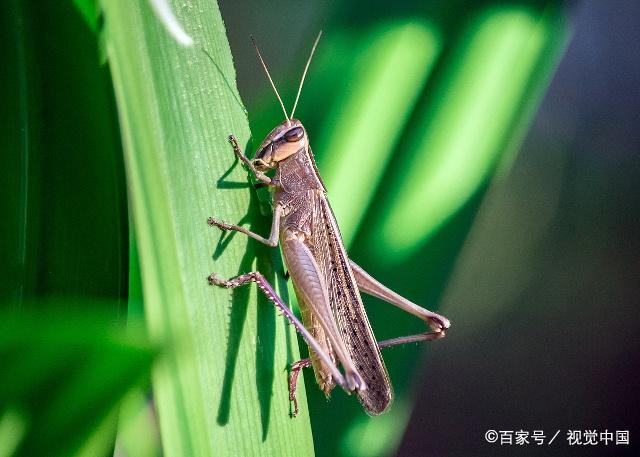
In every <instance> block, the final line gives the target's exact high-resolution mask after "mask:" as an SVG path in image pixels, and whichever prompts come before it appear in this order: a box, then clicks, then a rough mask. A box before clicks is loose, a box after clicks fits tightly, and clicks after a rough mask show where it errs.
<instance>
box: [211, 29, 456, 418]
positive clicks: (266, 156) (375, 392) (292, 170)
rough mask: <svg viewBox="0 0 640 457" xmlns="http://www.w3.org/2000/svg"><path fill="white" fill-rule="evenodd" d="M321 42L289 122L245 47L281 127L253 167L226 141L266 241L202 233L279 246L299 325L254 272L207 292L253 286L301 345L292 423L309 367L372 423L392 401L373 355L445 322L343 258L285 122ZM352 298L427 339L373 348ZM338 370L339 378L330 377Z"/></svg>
mask: <svg viewBox="0 0 640 457" xmlns="http://www.w3.org/2000/svg"><path fill="white" fill-rule="evenodd" d="M321 34H322V32H320V34H318V37H317V38H316V41H315V43H314V45H313V48H312V49H311V53H310V55H309V59H308V60H307V64H306V66H305V69H304V73H303V75H302V78H301V81H300V86H299V88H298V94H297V96H296V101H295V103H294V105H293V109H292V110H291V115H288V114H287V111H286V109H285V107H284V104H283V103H282V99H281V98H280V95H279V94H278V91H277V89H276V87H275V84H274V83H273V80H272V79H271V75H270V74H269V70H268V69H267V66H266V64H265V62H264V60H263V58H262V55H261V54H260V50H259V49H258V47H257V45H256V44H255V41H254V42H253V44H254V46H255V48H256V52H257V54H258V57H259V59H260V62H261V63H262V66H263V67H264V70H265V72H266V74H267V77H268V78H269V82H270V83H271V86H272V87H273V90H274V92H275V93H276V96H277V97H278V100H279V102H280V105H281V106H282V110H283V112H284V115H285V121H284V122H282V123H281V124H279V125H278V126H276V127H275V128H274V129H273V130H272V131H271V132H270V133H269V135H267V137H266V138H265V140H264V141H263V142H262V143H261V144H260V147H259V148H258V150H257V152H256V154H255V157H254V159H253V160H249V159H248V158H247V157H246V155H245V154H244V153H243V152H242V151H241V150H240V148H239V146H238V143H237V141H236V139H235V137H234V136H233V135H232V136H230V137H229V141H230V142H231V144H232V146H233V151H234V153H235V155H236V156H237V157H238V159H240V160H241V161H242V162H243V163H244V164H245V165H246V166H247V168H248V169H249V170H250V171H251V172H252V173H253V174H254V175H255V176H256V178H257V179H258V180H259V181H260V182H261V183H263V185H266V186H267V187H268V188H269V189H270V191H271V192H272V206H273V222H272V225H271V234H270V236H269V238H264V237H262V236H260V235H258V234H257V233H253V232H251V231H249V230H247V229H245V228H243V227H240V226H237V225H232V224H227V223H225V222H222V221H219V220H217V219H214V218H209V220H208V223H209V225H210V226H216V227H218V228H220V229H221V230H234V231H237V232H241V233H244V234H246V235H248V236H250V237H251V238H254V239H256V240H258V241H260V242H261V243H264V244H266V245H269V246H272V247H276V246H277V245H278V244H280V246H281V248H282V254H283V256H284V262H285V264H286V266H287V268H288V272H289V275H290V277H291V281H292V282H293V287H294V290H295V293H296V297H297V298H298V303H299V305H300V311H301V314H302V321H303V322H304V325H303V324H302V323H301V322H300V321H299V320H298V319H297V318H296V316H295V315H294V313H293V312H292V311H291V309H290V308H289V307H288V306H287V305H286V304H285V303H284V302H283V301H282V299H281V298H280V297H278V295H277V294H276V292H275V291H274V289H273V287H272V286H271V285H270V284H269V283H268V282H267V280H266V279H265V278H264V276H263V275H262V274H261V273H260V272H258V271H254V272H251V273H246V274H243V275H241V276H238V277H236V278H233V279H229V280H223V279H220V278H219V277H218V276H216V274H215V273H212V274H211V275H210V276H209V277H208V280H209V283H210V284H212V285H217V286H221V287H227V288H235V287H238V286H240V285H243V284H246V283H249V282H251V281H255V282H256V283H257V285H258V287H259V288H260V289H261V290H262V291H263V292H264V293H265V294H266V296H267V297H268V298H269V300H271V301H273V302H274V303H275V305H276V307H277V308H279V309H280V310H281V312H282V313H283V314H284V316H285V317H286V318H287V319H288V320H289V321H290V322H291V323H292V324H293V325H294V326H295V328H296V330H297V331H298V332H299V333H300V334H301V335H302V337H303V338H304V339H305V341H306V342H307V344H308V345H309V348H310V349H309V354H310V359H304V360H301V361H299V362H297V363H295V364H293V366H292V367H291V375H290V381H289V396H290V400H291V401H292V402H293V412H292V415H293V416H295V415H296V414H297V413H298V405H297V401H296V396H295V393H296V385H297V379H298V375H299V372H300V370H302V368H304V367H306V366H309V365H313V369H314V371H315V377H316V380H317V382H318V384H319V386H320V388H321V389H322V390H323V391H324V393H325V394H326V395H327V396H329V395H330V393H331V391H332V390H333V388H334V387H335V386H336V385H339V386H340V387H342V388H343V389H344V390H345V391H346V392H347V393H351V392H355V393H356V395H357V397H358V399H359V400H360V402H361V403H362V405H363V407H364V409H365V410H366V412H367V413H368V414H370V415H378V414H381V413H383V412H385V411H386V410H387V409H388V408H389V406H390V405H391V403H392V400H393V388H392V387H391V381H390V380H389V374H388V372H387V369H386V367H385V365H384V361H383V360H382V356H381V355H380V348H383V347H388V346H393V345H397V344H404V343H409V342H417V341H431V340H435V339H438V338H441V337H443V336H444V334H445V329H447V328H449V326H450V322H449V320H448V319H447V318H445V317H443V316H441V315H439V314H436V313H433V312H431V311H428V310H426V309H424V308H422V307H420V306H418V305H416V304H414V303H412V302H411V301H409V300H407V299H406V298H404V297H402V296H400V295H398V294H397V293H395V292H393V291H392V290H390V289H388V288H387V287H385V286H384V285H383V284H381V283H380V282H378V281H376V280H375V279H374V278H372V277H371V276H370V275H369V274H368V273H367V272H366V271H364V270H363V269H362V268H360V267H359V266H358V265H356V263H355V262H353V261H352V260H350V259H349V257H348V256H347V253H346V251H345V248H344V245H343V243H342V238H341V235H340V230H339V229H338V225H337V223H336V219H335V216H334V215H333V211H332V210H331V206H330V205H329V202H328V200H327V191H326V189H325V186H324V183H323V182H322V178H321V177H320V174H319V173H318V169H317V167H316V163H315V160H314V157H313V153H312V152H311V148H310V146H309V138H308V137H307V132H306V130H305V128H304V127H303V126H302V123H301V122H300V121H299V120H297V119H294V118H293V114H294V112H295V108H296V105H297V103H298V99H299V97H300V92H301V90H302V84H303V83H304V79H305V76H306V74H307V70H308V68H309V64H310V62H311V58H312V57H313V53H314V51H315V49H316V46H317V44H318V41H319V39H320V36H321ZM252 41H253V38H252ZM269 170H275V174H274V175H273V177H269V176H267V175H266V174H265V172H267V171H269ZM360 292H364V293H367V294H369V295H373V296H374V297H378V298H380V299H382V300H385V301H387V302H389V303H391V304H393V305H395V306H398V307H399V308H401V309H403V310H405V311H407V312H409V313H411V314H413V315H415V316H417V317H419V318H420V319H422V320H424V321H426V322H427V323H428V325H429V327H430V328H431V330H432V331H430V332H425V333H420V334H417V335H411V336H405V337H400V338H395V339H392V340H387V341H383V342H380V343H378V342H377V341H376V339H375V337H374V335H373V331H372V330H371V325H370V324H369V320H368V318H367V314H366V312H365V310H364V307H363V304H362V298H361V297H360ZM338 362H339V363H340V364H341V365H342V368H343V371H344V374H343V373H341V372H340V370H338V367H337V363H338Z"/></svg>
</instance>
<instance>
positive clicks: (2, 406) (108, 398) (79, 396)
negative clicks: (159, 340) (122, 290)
mask: <svg viewBox="0 0 640 457" xmlns="http://www.w3.org/2000/svg"><path fill="white" fill-rule="evenodd" d="M85 305H86V307H87V308H91V306H92V304H91V303H85ZM156 353H157V349H155V348H154V347H153V346H150V345H149V344H148V343H147V342H146V340H145V339H144V338H143V337H141V336H139V335H135V334H133V333H132V332H126V333H125V331H124V330H122V329H119V328H117V327H115V326H114V324H113V323H112V320H111V319H109V320H107V319H105V318H104V317H101V314H100V313H92V314H86V315H82V314H80V315H79V314H78V313H74V315H73V316H71V315H69V314H68V313H65V312H64V311H62V309H61V310H59V311H58V312H57V313H55V314H53V313H45V312H40V313H38V314H35V313H25V312H23V313H20V314H17V313H6V312H5V313H2V315H0V360H1V361H2V366H3V369H4V370H5V372H6V373H10V374H11V376H9V377H5V378H4V379H3V382H2V383H0V442H2V443H3V448H2V449H0V452H2V455H13V454H16V455H51V456H58V455H59V456H62V455H72V454H75V453H77V452H79V451H80V450H81V448H82V446H83V445H85V444H86V443H87V440H88V439H89V438H90V437H92V436H95V435H96V433H95V432H96V430H98V431H100V430H102V431H104V430H105V428H104V426H106V427H107V429H106V430H107V432H108V434H109V435H110V436H109V435H107V437H106V439H105V438H103V439H101V440H100V441H98V442H99V443H101V445H100V446H95V447H94V449H100V452H101V453H104V452H106V451H107V450H108V449H110V448H111V447H112V437H113V430H111V431H109V427H110V425H109V424H112V421H109V420H108V417H109V415H113V413H114V412H115V411H116V408H117V404H118V403H117V402H118V401H119V400H120V399H121V398H122V397H123V396H124V394H125V393H126V392H127V391H129V390H130V389H131V388H132V387H133V386H135V385H137V384H139V383H140V382H141V381H143V380H144V379H145V375H148V373H149V371H150V368H151V363H152V361H153V359H154V356H155V355H156Z"/></svg>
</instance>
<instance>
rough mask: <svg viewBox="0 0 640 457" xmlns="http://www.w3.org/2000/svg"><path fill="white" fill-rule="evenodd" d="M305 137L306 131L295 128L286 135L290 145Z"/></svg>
mask: <svg viewBox="0 0 640 457" xmlns="http://www.w3.org/2000/svg"><path fill="white" fill-rule="evenodd" d="M303 135H304V129H303V128H302V127H294V128H292V129H291V130H288V131H287V132H285V134H284V139H285V140H287V141H288V142H289V143H293V142H295V141H299V140H300V139H301V138H302V136H303Z"/></svg>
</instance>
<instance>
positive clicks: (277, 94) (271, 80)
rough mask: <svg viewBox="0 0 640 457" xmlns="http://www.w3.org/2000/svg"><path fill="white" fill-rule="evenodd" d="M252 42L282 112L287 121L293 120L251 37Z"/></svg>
mask: <svg viewBox="0 0 640 457" xmlns="http://www.w3.org/2000/svg"><path fill="white" fill-rule="evenodd" d="M251 42H252V43H253V47H254V48H256V52H257V53H258V58H259V59H260V63H262V68H264V71H265V73H267V78H269V82H270V83H271V87H273V91H274V92H275V93H276V97H278V101H279V102H280V106H281V107H282V112H283V113H284V117H285V119H286V120H287V121H290V120H291V119H290V118H289V116H288V115H287V110H286V109H285V108H284V103H282V99H281V98H280V94H279V93H278V89H276V85H275V84H274V83H273V79H271V75H270V74H269V69H268V68H267V64H265V63H264V59H263V58H262V54H260V49H258V45H257V44H256V40H254V39H253V36H252V37H251Z"/></svg>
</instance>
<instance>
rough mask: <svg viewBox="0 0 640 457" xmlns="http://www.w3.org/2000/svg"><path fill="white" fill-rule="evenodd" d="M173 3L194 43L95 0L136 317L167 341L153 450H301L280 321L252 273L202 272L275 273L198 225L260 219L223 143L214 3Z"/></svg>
mask: <svg viewBox="0 0 640 457" xmlns="http://www.w3.org/2000/svg"><path fill="white" fill-rule="evenodd" d="M173 5H174V12H175V13H176V16H177V18H178V20H179V21H180V23H181V24H182V26H183V27H184V29H185V30H186V32H187V33H188V34H190V35H191V36H192V37H193V38H194V40H195V42H196V45H195V46H194V47H191V48H185V47H181V46H180V45H178V44H177V43H176V42H174V41H173V40H172V39H171V37H170V36H169V35H168V33H167V31H166V30H165V29H164V27H163V25H162V24H161V23H160V22H159V21H158V20H157V19H156V17H155V15H154V14H152V11H151V9H150V7H149V5H148V4H147V2H145V1H142V0H138V1H132V2H126V3H125V2H110V1H105V2H102V8H103V12H104V17H105V43H106V50H107V55H108V59H109V64H110V67H111V71H112V75H113V81H114V87H115V91H116V98H117V103H118V111H119V115H120V121H121V128H122V136H123V141H124V145H125V159H126V168H127V180H128V185H129V195H130V203H131V214H132V220H133V224H134V226H135V233H136V242H137V248H138V255H139V260H140V273H141V278H142V293H143V296H144V306H145V316H146V319H147V323H148V328H149V331H150V334H151V335H152V337H153V338H157V339H161V340H166V341H170V342H171V343H172V344H173V345H174V347H175V350H174V351H172V352H171V353H170V354H169V355H168V356H167V357H166V358H165V359H164V360H163V363H162V364H161V365H160V366H159V367H158V369H157V370H156V372H155V373H154V378H153V384H154V394H155V398H156V401H157V406H158V415H159V421H160V428H161V436H162V444H163V451H164V453H165V454H166V455H168V456H173V455H177V456H182V455H213V454H216V455H246V456H249V455H310V454H312V453H313V447H312V446H313V445H312V438H311V431H310V426H309V419H308V415H307V409H306V407H305V406H304V405H305V403H306V400H305V392H304V389H303V390H302V391H300V396H299V399H300V401H301V404H302V405H303V406H302V409H303V414H302V415H301V416H300V417H298V418H296V419H295V420H293V419H291V418H290V417H289V410H290V409H289V408H290V405H289V401H288V392H287V371H286V370H287V367H288V365H289V364H290V363H292V362H294V361H295V360H296V359H297V358H298V357H299V356H298V349H297V341H296V337H295V335H294V333H293V329H291V328H289V327H288V326H287V325H286V324H285V322H284V321H283V320H282V319H281V318H279V317H277V316H276V313H275V310H274V309H273V307H272V305H271V304H270V303H269V302H268V301H267V300H266V299H264V297H262V296H258V297H257V296H256V289H255V288H254V287H253V286H252V287H251V288H249V287H246V288H243V289H239V290H237V291H235V292H234V293H231V292H229V291H227V290H221V289H218V288H212V287H210V286H209V285H208V284H207V281H206V277H207V275H208V274H209V273H210V272H211V271H212V270H214V271H216V272H217V273H218V274H220V275H221V276H226V277H231V276H234V275H237V274H240V273H245V272H247V271H251V270H255V269H258V270H260V271H261V272H263V273H264V274H265V275H266V276H267V278H269V279H270V280H271V281H273V282H281V281H279V280H276V278H277V276H276V272H277V273H281V266H280V264H279V255H278V252H277V251H276V250H274V249H267V248H263V247H259V246H256V243H250V242H249V241H248V240H247V239H246V237H243V236H234V235H228V236H222V235H221V233H220V232H218V231H215V230H212V229H210V228H209V227H208V226H207V224H206V220H207V217H208V216H211V215H215V216H216V217H219V218H222V219H225V220H228V221H233V222H241V221H242V222H243V223H248V224H249V225H250V227H251V228H252V229H253V230H257V231H262V232H266V231H267V230H268V223H269V221H268V220H265V219H263V218H260V217H259V216H258V213H259V211H258V209H257V208H258V204H257V199H256V197H255V194H254V193H253V192H252V190H251V189H250V188H249V185H248V182H247V175H246V172H245V171H243V169H242V167H241V166H240V165H239V164H238V162H237V161H236V160H235V158H234V155H233V153H232V150H231V147H230V145H229V143H228V135H229V134H235V135H236V136H237V137H238V140H239V142H240V144H241V145H242V146H245V145H246V144H247V143H248V140H249V135H250V134H249V126H248V122H247V118H246V114H245V111H244V107H243V106H242V104H241V102H240V98H239V95H238V92H237V89H236V85H235V71H234V68H233V62H232V59H231V54H230V51H229V46H228V43H227V39H226V34H225V30H224V25H223V23H222V19H221V17H220V13H219V11H218V8H217V6H216V5H215V3H213V2H209V1H194V2H189V3H188V4H184V3H179V2H174V3H173ZM201 47H203V48H204V49H206V50H207V52H208V53H209V54H210V55H211V57H212V60H213V62H212V61H211V60H210V59H209V58H208V57H207V55H206V54H205V53H204V52H203V50H202V49H201ZM278 277H279V276H278ZM280 293H282V294H283V295H284V298H285V299H286V298H287V297H286V287H281V290H280ZM256 297H257V298H256Z"/></svg>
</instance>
